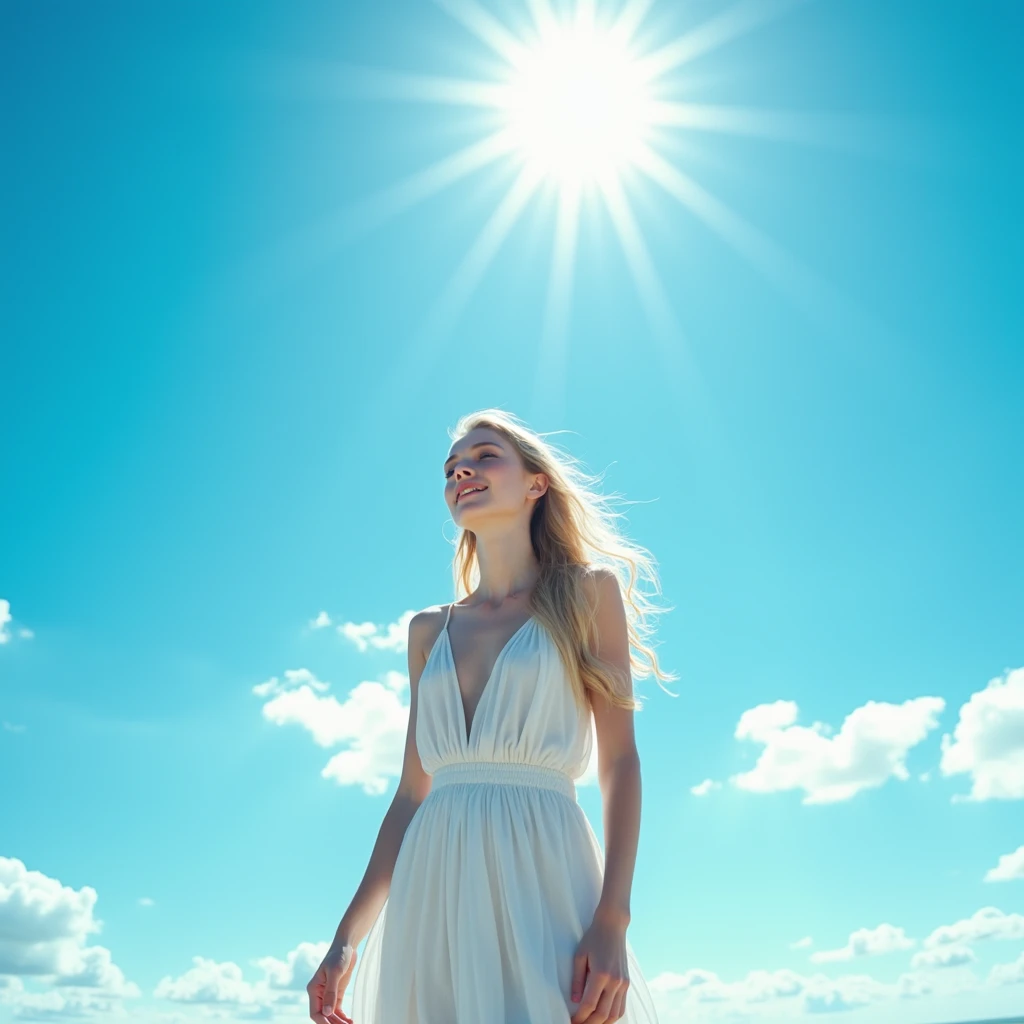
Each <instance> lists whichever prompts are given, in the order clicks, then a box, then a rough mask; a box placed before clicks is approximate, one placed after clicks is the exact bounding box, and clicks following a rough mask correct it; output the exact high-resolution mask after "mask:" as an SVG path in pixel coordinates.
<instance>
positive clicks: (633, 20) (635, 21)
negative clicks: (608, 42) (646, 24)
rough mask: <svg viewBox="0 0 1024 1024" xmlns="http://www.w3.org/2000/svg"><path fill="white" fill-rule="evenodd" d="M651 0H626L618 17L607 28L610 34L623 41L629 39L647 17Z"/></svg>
mask: <svg viewBox="0 0 1024 1024" xmlns="http://www.w3.org/2000/svg"><path fill="white" fill-rule="evenodd" d="M652 3H653V0H627V2H626V4H625V6H624V7H623V8H622V10H621V11H619V14H618V17H616V19H615V21H613V22H612V24H611V26H610V27H609V29H608V32H609V34H610V35H612V36H614V37H615V38H616V39H618V40H620V41H621V42H623V43H626V42H628V41H629V40H631V39H632V38H633V37H634V36H635V35H636V31H637V29H638V28H639V27H640V25H641V24H642V23H643V20H644V18H646V17H647V12H648V11H649V10H650V8H651V4H652Z"/></svg>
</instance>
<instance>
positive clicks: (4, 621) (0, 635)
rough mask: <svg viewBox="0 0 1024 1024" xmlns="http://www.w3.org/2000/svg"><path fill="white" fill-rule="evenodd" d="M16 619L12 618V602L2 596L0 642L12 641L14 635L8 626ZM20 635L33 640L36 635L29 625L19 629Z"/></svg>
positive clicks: (0, 602) (0, 605)
mask: <svg viewBox="0 0 1024 1024" xmlns="http://www.w3.org/2000/svg"><path fill="white" fill-rule="evenodd" d="M13 621H14V620H13V619H12V618H11V602H10V601H8V600H7V599H6V598H3V597H0V644H6V643H9V642H10V639H11V637H12V636H13V635H14V634H13V633H12V632H11V631H10V629H8V627H9V626H10V624H11V622H13ZM17 633H18V636H19V637H20V638H21V639H22V640H31V639H32V637H34V636H35V633H33V632H32V630H31V629H29V628H28V627H27V626H22V627H20V628H19V629H18V630H17Z"/></svg>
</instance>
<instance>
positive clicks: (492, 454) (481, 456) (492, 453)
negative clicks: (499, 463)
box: [444, 452, 498, 480]
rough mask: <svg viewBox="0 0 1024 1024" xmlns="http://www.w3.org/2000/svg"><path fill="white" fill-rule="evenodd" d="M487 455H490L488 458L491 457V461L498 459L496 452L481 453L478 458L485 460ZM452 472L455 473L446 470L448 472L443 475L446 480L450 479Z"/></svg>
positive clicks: (451, 470) (452, 470)
mask: <svg viewBox="0 0 1024 1024" xmlns="http://www.w3.org/2000/svg"><path fill="white" fill-rule="evenodd" d="M488 455H490V457H491V458H492V459H496V458H497V457H498V453H497V452H482V453H481V454H480V458H481V459H485V458H487V456H488ZM454 472H455V470H454V469H449V470H448V471H447V472H446V473H445V474H444V476H445V479H446V480H447V479H448V477H450V476H451V475H452V473H454Z"/></svg>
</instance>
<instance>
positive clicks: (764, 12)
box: [638, 0, 807, 79]
mask: <svg viewBox="0 0 1024 1024" xmlns="http://www.w3.org/2000/svg"><path fill="white" fill-rule="evenodd" d="M803 3H807V0H740V2H739V3H737V4H735V5H734V6H732V7H730V8H729V9H728V10H727V11H723V12H722V13H721V14H716V15H715V16H714V17H713V18H709V19H708V20H707V21H705V22H704V23H703V24H701V25H698V26H697V27H696V28H694V29H691V30H690V31H689V32H687V33H685V34H684V35H682V36H680V37H679V38H678V39H676V40H674V41H673V42H671V43H668V44H667V45H665V46H663V47H662V48H661V49H660V50H656V51H655V52H654V53H652V54H650V55H649V56H647V57H642V58H641V59H640V60H639V61H638V63H639V66H640V72H641V74H643V75H644V77H646V78H648V79H653V78H658V77H660V76H662V75H664V74H665V72H666V71H672V70H673V69H674V68H677V67H679V66H680V65H682V64H686V63H687V62H689V61H691V60H693V59H694V58H696V57H700V56H702V55H703V54H706V53H710V52H711V51H712V50H716V49H718V47H720V46H722V45H723V44H725V43H727V42H729V41H731V40H733V39H735V38H736V37H737V36H741V35H743V33H744V32H749V31H750V30H751V29H753V28H756V27H757V26H758V25H762V24H764V23H765V22H767V21H773V20H774V19H775V18H778V17H780V16H781V15H782V14H785V13H786V12H787V11H788V10H789V9H790V8H793V7H796V6H798V5H800V4H803Z"/></svg>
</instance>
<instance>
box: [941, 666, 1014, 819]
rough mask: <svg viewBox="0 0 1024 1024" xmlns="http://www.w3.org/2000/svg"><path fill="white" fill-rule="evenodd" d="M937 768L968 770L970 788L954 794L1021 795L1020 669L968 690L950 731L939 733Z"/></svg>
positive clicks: (995, 797) (982, 797) (986, 797)
mask: <svg viewBox="0 0 1024 1024" xmlns="http://www.w3.org/2000/svg"><path fill="white" fill-rule="evenodd" d="M940 767H941V769H942V773H943V775H958V774H968V775H970V777H971V792H970V794H969V796H967V797H961V798H960V799H969V800H1021V799H1024V668H1017V669H1013V670H1011V671H1010V672H1008V673H1007V674H1006V675H1005V676H1003V677H996V678H995V679H991V680H989V682H988V685H987V686H986V687H985V689H984V690H979V691H978V692H977V693H974V694H972V695H971V698H970V700H968V701H967V703H966V704H964V705H963V707H961V708H960V719H959V721H958V722H957V724H956V728H955V729H954V730H953V735H952V736H949V735H948V734H947V735H945V736H943V737H942V761H941V763H940ZM954 799H955V798H954Z"/></svg>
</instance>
